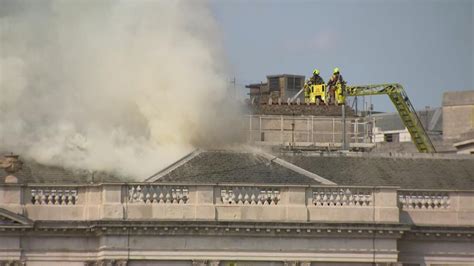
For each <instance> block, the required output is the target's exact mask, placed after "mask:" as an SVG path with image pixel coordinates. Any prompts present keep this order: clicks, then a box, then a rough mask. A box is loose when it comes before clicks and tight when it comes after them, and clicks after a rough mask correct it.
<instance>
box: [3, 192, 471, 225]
mask: <svg viewBox="0 0 474 266" xmlns="http://www.w3.org/2000/svg"><path fill="white" fill-rule="evenodd" d="M0 208H4V209H6V210H9V211H12V212H14V213H20V214H22V215H25V216H26V217H27V218H29V219H31V220H78V221H80V220H82V221H84V220H101V219H106V220H114V219H116V220H123V219H132V220H176V219H177V220H183V221H197V220H207V221H253V222H255V221H262V222H267V221H268V222H275V221H277V222H344V223H348V222H349V223H350V222H354V223H399V222H401V223H406V224H420V225H424V224H434V225H465V226H473V225H474V191H426V190H403V189H399V188H397V187H347V186H297V185H292V186H290V185H237V184H186V185H185V184H152V183H134V184H119V183H116V184H89V185H34V184H28V185H20V184H0Z"/></svg>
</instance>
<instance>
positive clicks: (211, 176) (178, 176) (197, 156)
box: [148, 150, 321, 184]
mask: <svg viewBox="0 0 474 266" xmlns="http://www.w3.org/2000/svg"><path fill="white" fill-rule="evenodd" d="M190 156H192V158H189V157H187V158H183V159H182V162H183V163H182V164H176V163H175V164H173V168H172V169H165V170H163V171H161V172H159V173H157V174H156V175H154V176H152V177H151V178H149V179H148V180H149V181H156V182H177V183H180V182H183V183H185V182H186V183H265V184H321V182H318V181H317V180H315V179H314V178H312V177H310V175H308V174H302V173H299V172H297V170H296V171H295V170H293V169H290V168H289V167H286V166H283V165H281V164H280V163H278V162H276V161H275V160H274V159H277V158H276V157H274V156H273V157H274V158H268V157H266V156H264V155H262V154H259V153H254V152H250V151H222V150H215V151H202V152H198V153H194V154H192V155H190ZM300 172H301V171H300Z"/></svg>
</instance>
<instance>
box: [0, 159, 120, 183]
mask: <svg viewBox="0 0 474 266" xmlns="http://www.w3.org/2000/svg"><path fill="white" fill-rule="evenodd" d="M22 161H23V162H24V163H23V166H22V169H21V170H20V171H18V172H17V173H15V174H14V175H15V176H16V177H17V178H18V179H19V180H20V182H22V183H48V184H55V183H58V184H61V183H67V184H71V183H72V184H79V183H90V182H95V183H102V182H123V181H124V180H125V179H124V178H122V177H118V176H113V175H110V174H107V173H103V172H93V171H89V170H77V169H76V170H73V169H65V168H62V167H57V166H48V165H44V164H39V163H37V162H34V161H31V160H23V159H22ZM5 176H7V173H6V172H5V171H4V170H2V169H0V183H3V182H4V180H5Z"/></svg>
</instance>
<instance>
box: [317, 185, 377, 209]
mask: <svg viewBox="0 0 474 266" xmlns="http://www.w3.org/2000/svg"><path fill="white" fill-rule="evenodd" d="M312 202H313V204H314V205H315V206H320V207H338V206H353V207H362V206H372V205H373V191H372V190H371V189H366V188H365V189H364V188H349V187H331V188H324V187H319V188H315V189H313V201H312Z"/></svg>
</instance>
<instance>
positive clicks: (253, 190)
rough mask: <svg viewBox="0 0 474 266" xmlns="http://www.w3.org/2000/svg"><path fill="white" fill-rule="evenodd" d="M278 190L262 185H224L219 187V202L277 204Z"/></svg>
mask: <svg viewBox="0 0 474 266" xmlns="http://www.w3.org/2000/svg"><path fill="white" fill-rule="evenodd" d="M279 201H280V190H279V189H278V188H263V187H226V188H222V189H221V203H223V204H238V205H278V202H279Z"/></svg>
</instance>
